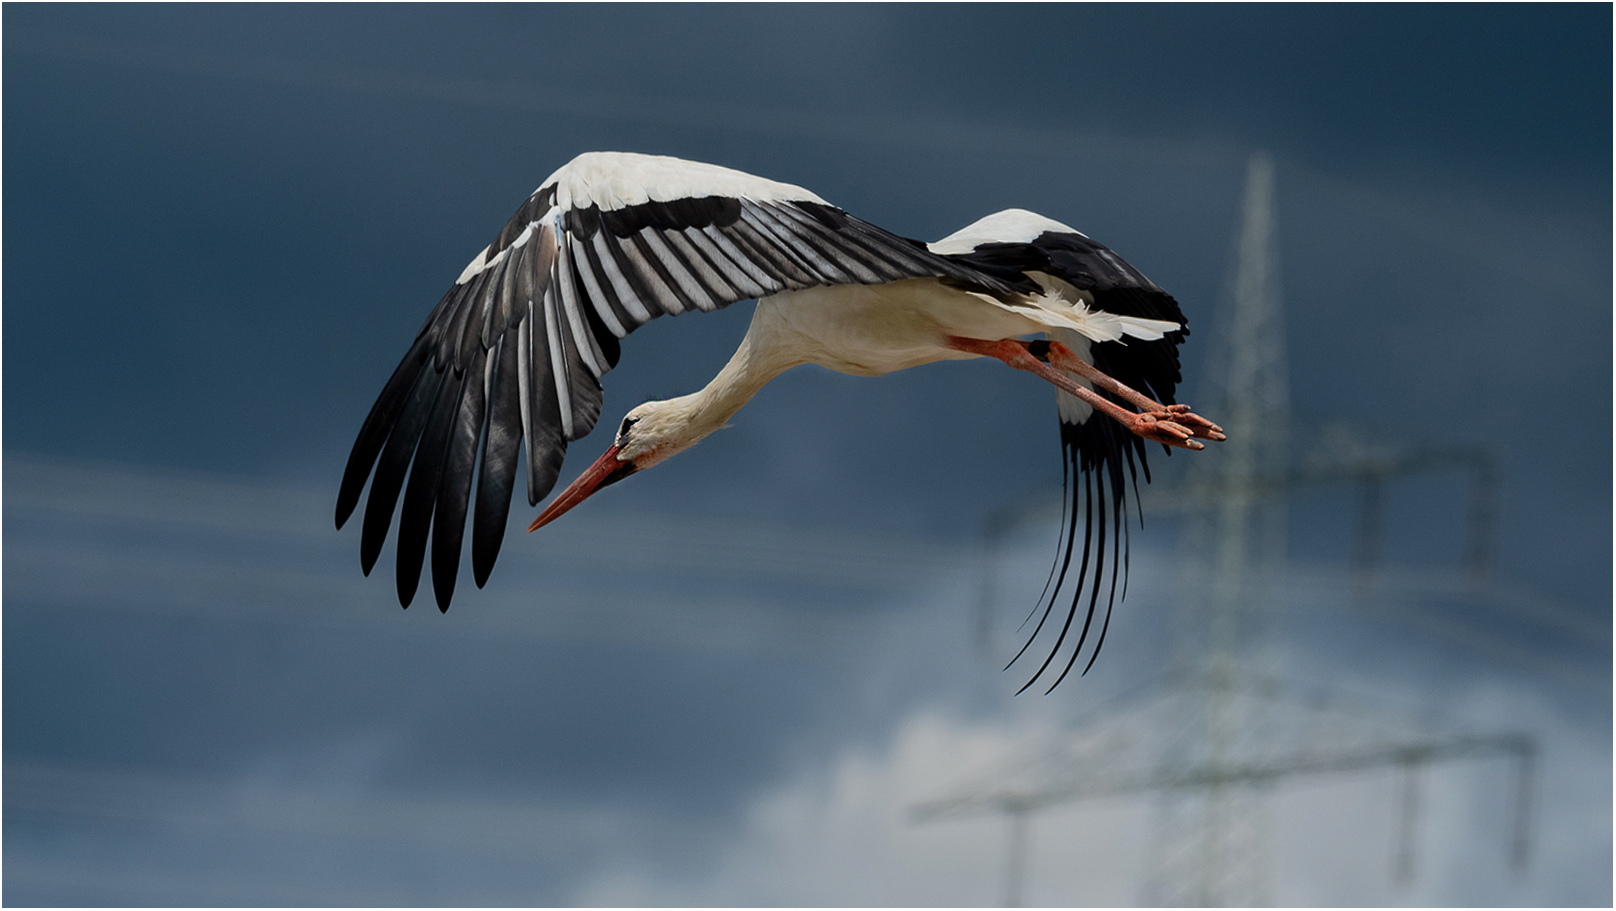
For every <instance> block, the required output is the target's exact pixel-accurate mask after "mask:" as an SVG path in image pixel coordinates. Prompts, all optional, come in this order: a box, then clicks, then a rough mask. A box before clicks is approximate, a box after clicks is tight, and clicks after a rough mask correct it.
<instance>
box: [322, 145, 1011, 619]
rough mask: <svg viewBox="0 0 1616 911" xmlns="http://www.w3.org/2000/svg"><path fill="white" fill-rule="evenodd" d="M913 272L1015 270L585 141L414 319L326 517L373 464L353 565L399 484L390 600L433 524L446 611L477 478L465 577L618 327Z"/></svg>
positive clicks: (369, 550) (354, 497) (958, 276)
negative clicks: (984, 265) (979, 264)
mask: <svg viewBox="0 0 1616 911" xmlns="http://www.w3.org/2000/svg"><path fill="white" fill-rule="evenodd" d="M922 276H942V277H946V278H949V279H952V280H955V281H960V282H964V283H967V284H971V285H973V286H976V287H980V288H983V289H984V290H995V291H1006V290H1008V289H1009V288H1010V287H1011V285H1012V284H1013V283H1011V282H1006V281H1003V280H1001V279H998V278H995V277H992V276H987V275H983V274H982V273H980V272H978V271H976V270H974V269H972V268H970V267H969V266H966V265H964V264H960V263H955V262H952V261H950V260H949V259H947V258H945V257H941V256H937V255H935V254H933V253H931V252H930V251H929V250H927V249H926V246H925V245H924V244H921V243H919V242H918V241H912V240H907V239H905V238H902V237H898V236H897V235H894V234H890V233H888V232H886V231H883V230H881V229H880V228H877V227H875V226H874V225H871V224H869V223H867V222H864V221H861V220H859V219H857V218H854V217H853V216H851V215H848V214H847V213H846V212H843V211H842V210H841V209H838V208H836V207H834V206H832V205H830V204H828V203H826V202H825V201H824V200H822V199H820V198H819V197H818V196H815V195H814V194H813V193H810V192H808V191H807V190H804V189H802V188H801V187H796V186H792V185H790V184H783V183H777V182H775V181H771V180H764V179H763V178H759V177H754V176H752V175H750V174H743V173H741V172H739V171H732V170H729V169H727V168H721V167H717V166H715V165H708V164H699V163H696V162H688V161H681V160H679V159H676V158H664V157H659V156H649V155H633V154H625V153H611V152H594V153H589V154H585V155H581V156H579V157H578V158H575V159H573V160H572V161H571V162H569V163H568V164H567V165H566V166H564V167H562V168H561V169H560V170H558V171H556V172H555V173H554V174H552V175H551V176H550V178H549V179H548V180H546V181H545V182H544V183H543V184H542V185H541V186H540V187H539V188H538V189H537V190H536V191H534V193H533V195H532V196H530V197H529V198H528V199H527V201H526V202H524V203H523V204H522V205H521V207H520V208H518V209H517V211H516V214H515V215H514V216H512V218H511V220H510V221H509V222H507V223H506V225H505V227H504V229H502V230H501V231H500V232H499V236H498V237H497V238H495V240H494V242H493V243H492V244H489V245H488V247H486V248H485V249H484V250H483V251H482V252H481V253H479V254H477V257H476V258H475V259H473V260H472V261H471V263H470V265H468V266H467V267H466V269H465V271H464V272H462V273H461V275H460V278H459V279H458V280H457V281H456V282H455V284H454V286H453V287H452V288H450V289H449V291H448V293H447V294H445V295H444V296H443V299H442V300H440V301H439V302H438V305H437V307H436V308H434V309H433V311H432V313H431V315H430V316H428V317H427V320H426V324H425V325H423V326H422V327H421V331H420V333H419V334H418V335H417V336H416V339H415V342H414V344H412V345H411V346H410V349H409V352H408V353H407V354H405V356H404V360H403V362H402V363H400V364H399V366H398V368H397V369H396V370H394V371H393V375H392V377H391V378H390V379H389V380H388V381H387V384H386V385H385V386H384V387H383V388H382V392H381V395H380V396H379V397H378V398H377V399H376V404H375V405H374V406H372V407H371V410H370V414H369V415H368V416H367V417H366V418H365V423H364V425H363V426H362V427H361V429H360V431H359V436H358V439H356V440H355V441H354V447H353V452H352V454H351V455H350V456H349V458H348V467H347V470H346V472H345V473H344V475H343V479H342V487H341V489H340V491H339V493H338V495H337V510H336V520H337V527H338V528H341V527H342V525H343V524H344V523H345V522H346V521H347V520H348V518H349V516H351V515H352V514H353V511H354V509H355V508H356V507H357V506H358V504H359V499H360V494H361V492H362V491H363V489H364V487H365V481H366V479H367V478H368V477H371V475H372V469H374V478H373V479H372V480H371V482H370V497H369V501H368V502H367V503H366V506H365V516H364V522H363V531H362V534H361V537H360V564H361V566H362V567H363V569H364V571H365V573H366V574H367V575H369V573H370V570H371V568H372V567H373V566H374V565H375V563H376V560H377V558H378V557H379V556H380V554H381V550H382V544H383V542H384V541H385V539H386V537H387V531H388V528H389V527H390V526H391V524H392V517H393V513H394V508H395V506H397V505H398V501H399V496H400V493H401V492H402V494H403V505H402V508H401V509H400V510H399V520H398V527H399V537H398V595H399V601H400V603H402V604H404V605H405V606H408V605H409V603H410V601H411V600H412V599H413V597H414V595H415V591H416V588H417V586H418V584H419V582H420V577H421V569H422V565H423V562H424V560H425V554H426V548H427V541H428V535H429V532H430V536H431V545H432V580H433V589H434V591H435V593H436V595H437V601H438V606H439V607H440V608H441V609H444V610H447V609H448V606H449V600H450V597H451V596H452V595H453V593H454V585H455V576H456V574H457V572H458V569H459V562H460V550H461V544H462V538H463V536H464V531H465V523H466V519H467V515H468V513H471V512H472V510H471V507H470V504H471V499H472V482H473V477H474V476H475V478H476V487H477V489H476V509H475V513H474V518H473V519H472V546H471V551H472V569H473V575H474V578H475V580H476V582H477V585H478V586H479V587H481V586H482V585H483V583H484V582H486V581H487V579H488V574H489V572H490V571H491V570H492V569H493V566H494V560H495V558H496V557H497V556H498V554H499V548H500V543H501V541H502V539H503V537H504V533H505V524H506V517H507V514H508V512H509V509H510V500H511V494H512V491H513V489H514V487H515V482H516V471H517V462H518V460H519V452H520V450H521V449H522V448H523V447H522V444H523V441H524V440H525V441H526V454H527V496H528V503H529V504H530V505H536V504H537V503H538V502H539V500H540V499H542V498H543V497H544V496H545V495H546V494H548V493H549V492H550V489H551V488H552V487H553V486H554V485H555V481H556V476H557V474H558V473H559V472H560V470H561V460H562V457H563V456H564V455H565V454H566V449H567V443H568V442H569V441H571V440H576V439H578V438H580V437H582V436H583V435H584V434H586V433H588V432H589V431H590V429H591V428H593V427H594V426H595V421H596V420H597V419H598V418H599V416H600V407H601V387H600V380H601V377H603V376H605V374H606V372H607V371H609V370H611V369H612V367H613V366H615V365H616V363H617V358H618V353H619V347H618V340H619V339H621V338H623V337H624V336H626V335H628V333H630V332H632V331H634V330H635V329H636V328H638V327H639V326H641V325H643V324H645V323H646V322H648V321H650V320H652V319H655V318H656V317H658V316H661V315H662V314H665V313H667V314H679V313H685V312H688V311H692V310H716V309H718V308H720V307H724V306H727V305H729V304H732V303H734V302H736V301H739V300H745V299H747V298H756V297H761V296H763V295H766V294H774V293H776V292H779V291H784V290H788V289H800V288H807V287H811V286H814V285H833V284H853V283H858V284H873V283H880V282H889V281H895V280H898V279H904V278H916V277H922ZM406 476H407V477H408V483H407V484H406Z"/></svg>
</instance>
